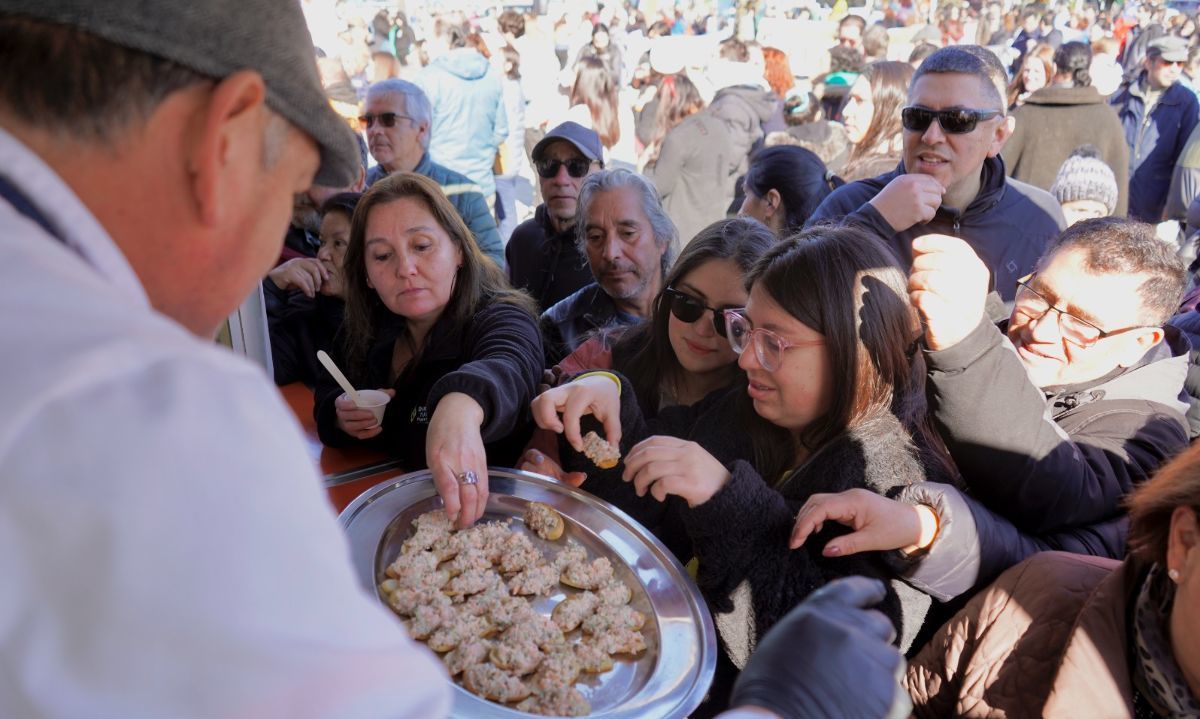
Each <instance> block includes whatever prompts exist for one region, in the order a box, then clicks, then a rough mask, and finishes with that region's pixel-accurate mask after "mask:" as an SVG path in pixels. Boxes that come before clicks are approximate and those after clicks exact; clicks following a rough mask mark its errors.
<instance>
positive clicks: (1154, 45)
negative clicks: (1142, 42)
mask: <svg viewBox="0 0 1200 719" xmlns="http://www.w3.org/2000/svg"><path fill="white" fill-rule="evenodd" d="M1146 57H1161V58H1162V59H1164V60H1166V61H1167V62H1187V59H1188V45H1187V40H1184V39H1183V38H1181V37H1179V36H1178V35H1164V36H1162V37H1160V38H1157V39H1155V40H1151V41H1150V44H1149V45H1147V46H1146Z"/></svg>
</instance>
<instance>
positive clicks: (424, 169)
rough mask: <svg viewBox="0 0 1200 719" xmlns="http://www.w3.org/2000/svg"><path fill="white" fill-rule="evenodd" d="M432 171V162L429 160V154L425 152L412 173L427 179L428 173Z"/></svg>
mask: <svg viewBox="0 0 1200 719" xmlns="http://www.w3.org/2000/svg"><path fill="white" fill-rule="evenodd" d="M432 169H433V160H431V159H429V152H428V151H426V152H425V153H424V154H422V155H421V161H420V162H418V163H417V166H416V167H414V168H413V172H415V173H417V174H418V175H425V176H426V177H428V176H429V172H430V170H432Z"/></svg>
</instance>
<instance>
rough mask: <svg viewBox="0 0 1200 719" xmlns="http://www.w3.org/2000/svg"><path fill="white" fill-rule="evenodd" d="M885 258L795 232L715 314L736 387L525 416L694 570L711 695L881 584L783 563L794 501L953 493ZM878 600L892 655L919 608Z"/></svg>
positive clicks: (855, 565)
mask: <svg viewBox="0 0 1200 719" xmlns="http://www.w3.org/2000/svg"><path fill="white" fill-rule="evenodd" d="M890 257H891V254H890V252H889V251H888V250H887V248H885V247H884V246H883V245H882V244H881V243H879V242H878V241H877V240H875V239H873V238H872V237H870V236H869V235H867V234H866V233H864V232H863V231H862V230H859V229H857V228H850V227H843V228H830V227H819V228H813V229H809V230H805V231H803V232H801V233H799V234H796V235H794V236H792V237H791V238H789V239H786V240H783V241H781V242H780V243H779V244H777V245H776V246H775V247H773V248H772V249H770V250H768V251H767V253H766V254H765V255H764V256H763V257H762V258H761V259H759V261H758V262H757V263H756V264H755V266H754V268H753V269H751V271H750V272H749V274H748V276H747V278H746V286H747V288H748V290H749V300H748V302H747V305H746V307H745V309H742V310H728V311H726V312H725V313H724V315H725V319H726V336H727V337H728V338H729V341H730V344H731V346H732V347H733V350H734V351H735V352H737V353H738V354H739V359H738V365H739V366H740V367H741V368H742V369H743V370H745V372H746V376H747V380H748V382H747V385H739V386H735V387H733V388H728V389H725V390H721V391H717V392H714V393H713V394H711V395H709V396H708V397H706V398H705V399H704V400H702V401H700V402H699V403H697V404H695V405H692V406H691V407H689V408H669V409H664V410H661V411H660V412H659V414H658V416H657V417H655V418H654V420H652V421H647V420H646V419H645V418H644V416H643V415H642V413H641V411H640V410H639V408H638V405H637V402H636V399H635V398H634V397H632V396H631V395H633V394H634V393H633V392H631V391H629V389H628V388H629V382H628V380H625V379H622V378H620V377H619V376H617V375H615V374H611V375H604V376H600V375H592V376H584V377H582V378H580V379H576V380H575V381H573V382H571V383H569V384H566V385H562V386H560V387H557V388H555V389H552V390H549V391H547V392H546V393H543V394H542V395H541V396H539V397H538V398H537V399H536V400H535V401H534V405H533V414H534V419H535V420H536V421H537V423H538V425H539V426H541V427H543V428H546V429H550V430H552V431H556V432H561V433H563V435H564V441H563V442H561V443H560V452H561V456H562V459H563V463H564V469H565V470H567V471H583V472H586V473H587V479H586V480H585V481H584V482H583V484H582V485H581V486H582V488H583V489H585V490H587V491H589V492H592V493H594V494H596V495H598V496H600V497H603V498H605V499H606V500H608V501H610V502H613V503H614V504H616V505H617V506H618V507H621V508H622V509H623V510H625V511H627V512H629V513H630V514H631V515H633V516H634V517H635V518H637V519H638V520H639V521H641V522H642V523H643V524H644V525H645V526H646V527H648V528H649V529H650V530H651V531H653V532H655V533H656V534H657V535H658V536H659V537H660V538H661V539H663V541H664V543H665V544H667V546H669V547H681V546H682V547H684V548H685V549H690V550H691V551H690V552H687V554H689V555H690V556H694V557H695V558H697V559H698V569H697V574H696V581H697V584H698V585H699V587H700V589H701V591H702V592H703V593H704V595H705V598H706V599H707V600H708V602H709V605H710V606H711V607H712V609H713V614H714V618H715V620H716V624H717V628H718V630H719V634H720V638H721V641H722V647H723V649H724V653H723V656H724V657H725V659H726V661H724V662H722V664H721V666H723V667H724V669H723V670H722V669H718V676H719V677H720V676H721V674H722V672H723V671H724V673H725V676H726V678H727V677H728V675H729V674H730V673H732V672H733V671H734V666H739V667H740V666H743V665H744V663H745V661H746V659H747V658H748V654H749V651H750V649H751V648H752V647H753V646H754V644H755V642H756V641H757V640H758V639H760V638H761V637H762V635H763V634H764V633H765V632H766V631H767V630H768V629H770V627H771V626H772V625H773V624H774V623H775V622H776V621H777V620H778V619H779V618H780V617H782V616H783V614H785V613H786V612H787V610H789V609H790V608H791V607H793V606H794V605H795V604H797V603H798V602H800V601H801V600H802V599H804V597H806V596H807V595H808V594H809V593H810V592H812V591H813V590H815V589H817V588H818V587H820V586H821V585H823V584H825V583H826V582H828V581H829V580H831V579H834V578H836V577H839V576H845V575H847V574H864V575H867V576H873V577H880V578H887V577H890V575H891V573H890V571H889V570H888V569H887V568H886V567H885V566H884V565H883V564H882V562H881V560H880V558H879V557H878V556H873V555H870V554H866V555H855V558H853V559H851V558H846V557H827V556H822V555H821V554H820V552H819V550H818V551H799V552H791V551H790V550H789V549H788V538H789V536H790V533H791V529H792V522H793V520H794V517H795V514H796V511H797V510H798V509H799V508H800V506H801V505H803V504H804V502H805V500H806V499H808V498H809V497H810V496H811V495H812V494H814V493H818V492H828V491H841V490H842V489H849V488H852V487H858V488H865V489H868V490H870V491H872V492H877V493H880V494H883V493H887V492H889V491H892V490H896V489H898V488H900V487H903V486H907V485H909V484H912V483H916V482H921V481H924V480H926V479H931V478H938V479H941V480H942V481H951V479H952V478H953V468H952V466H951V465H950V463H949V460H948V459H947V458H946V456H945V454H944V452H943V451H941V450H940V449H939V448H940V443H939V441H938V440H937V438H936V435H935V434H934V432H933V429H932V427H931V425H930V423H929V420H928V416H927V413H926V404H925V394H924V383H925V370H924V362H923V358H922V356H921V355H920V353H919V352H915V353H914V351H913V350H914V349H915V347H916V345H915V340H916V338H917V336H918V335H919V333H920V327H919V324H918V322H917V319H916V315H915V314H914V312H913V309H912V306H911V305H910V304H909V301H908V293H907V289H906V288H907V278H906V277H905V275H904V273H903V272H901V271H900V270H899V269H897V268H896V267H895V266H894V260H893V259H889V258H890ZM560 413H561V417H560ZM584 414H591V415H593V418H594V420H597V421H599V422H602V423H603V426H604V429H605V432H606V434H607V437H608V439H609V440H610V441H614V442H616V443H619V444H620V448H621V452H622V456H623V460H622V463H621V464H619V465H618V466H617V467H616V468H614V469H610V470H601V469H598V468H597V467H595V466H594V465H591V464H590V462H589V461H588V460H587V459H585V458H583V457H582V455H581V454H580V453H579V450H580V449H581V448H582V442H581V440H580V420H581V416H582V415H584ZM587 421H588V422H592V421H593V420H592V419H589V420H587ZM835 487H837V488H839V489H833V488H835ZM831 529H832V527H831ZM677 552H678V550H677ZM688 558H689V557H688V556H683V557H681V559H688ZM891 586H892V589H890V590H889V592H888V597H887V598H886V599H885V600H884V601H883V603H882V604H881V606H880V609H881V611H883V613H884V614H886V615H888V617H889V618H890V619H891V620H892V622H893V623H894V624H895V625H896V626H897V628H898V631H899V634H900V635H901V642H902V644H903V645H904V646H907V643H909V642H911V641H912V640H913V638H914V636H915V635H916V632H917V630H918V629H919V627H920V626H921V624H922V621H923V618H924V616H925V612H926V610H927V608H928V606H929V598H928V596H926V595H924V594H921V593H920V592H917V591H916V590H913V589H911V588H909V587H906V586H904V585H903V584H902V583H900V582H893V583H892V585H891ZM719 661H720V660H719ZM718 682H720V678H719V679H718ZM718 701H719V700H718Z"/></svg>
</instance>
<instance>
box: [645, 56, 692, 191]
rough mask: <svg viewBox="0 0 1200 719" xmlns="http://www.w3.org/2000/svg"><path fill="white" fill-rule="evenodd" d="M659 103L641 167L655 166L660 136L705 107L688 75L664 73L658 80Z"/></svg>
mask: <svg viewBox="0 0 1200 719" xmlns="http://www.w3.org/2000/svg"><path fill="white" fill-rule="evenodd" d="M657 97H658V104H657V105H656V108H657V110H656V112H655V118H654V135H653V137H652V139H651V140H650V142H648V143H647V144H646V149H644V150H643V151H642V155H641V158H640V160H639V166H640V168H641V169H642V170H645V169H646V168H647V167H651V168H652V167H654V163H655V162H657V161H658V153H659V152H661V151H662V143H663V139H664V138H666V136H667V133H668V132H670V131H671V130H673V129H675V126H676V125H678V124H679V123H681V122H683V121H684V120H686V119H687V118H689V117H691V116H692V115H693V114H695V113H697V112H699V111H700V110H702V109H704V98H703V97H701V96H700V91H699V90H697V89H696V85H695V83H693V82H692V81H691V80H689V79H688V77H687V75H684V74H682V73H681V74H677V75H666V76H664V77H663V78H662V80H660V81H659V86H658V93H657Z"/></svg>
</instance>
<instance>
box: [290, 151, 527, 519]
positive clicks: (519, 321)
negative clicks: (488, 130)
mask: <svg viewBox="0 0 1200 719" xmlns="http://www.w3.org/2000/svg"><path fill="white" fill-rule="evenodd" d="M344 276H345V294H346V316H345V322H344V324H343V325H342V330H341V332H340V333H339V336H338V338H337V339H336V340H335V342H334V351H333V352H332V353H331V354H333V355H334V357H335V359H336V361H337V362H338V364H339V365H340V366H341V367H342V369H343V371H345V373H346V376H347V377H348V378H349V380H350V381H351V383H352V384H353V385H354V386H355V387H359V388H381V389H382V390H383V391H384V392H386V393H388V394H390V395H391V397H392V399H391V401H390V402H389V403H388V405H387V409H386V412H385V414H384V416H383V420H382V423H380V422H379V421H377V420H376V419H375V416H374V415H373V414H372V413H371V412H370V411H369V410H367V409H362V408H359V407H356V406H355V404H354V402H353V401H351V400H350V398H349V397H346V396H344V395H342V394H341V389H340V388H339V387H338V386H337V384H335V383H334V382H333V380H332V378H330V377H329V376H328V374H327V373H324V374H322V375H321V376H319V377H318V384H317V390H316V406H315V408H314V415H315V417H316V422H317V431H318V432H319V434H320V437H321V441H322V442H324V443H325V444H327V445H331V446H345V445H349V444H353V443H356V442H364V443H368V444H370V445H372V446H374V447H375V448H377V449H380V450H383V451H386V452H388V453H389V454H391V455H393V456H395V457H397V458H398V459H400V460H401V461H402V462H403V463H404V466H405V468H407V469H414V468H420V467H423V466H428V467H429V469H430V470H431V471H432V473H433V478H434V483H435V484H436V485H437V489H438V493H439V494H440V495H441V497H442V499H443V501H444V502H445V504H446V510H447V512H449V513H450V514H451V515H458V517H459V524H460V526H466V525H469V524H470V523H471V522H473V521H475V520H476V519H478V518H479V517H480V516H481V515H482V513H483V509H484V505H485V504H486V501H487V466H488V463H489V462H491V463H493V464H500V465H504V464H510V463H512V462H514V461H515V460H516V459H517V457H518V456H520V451H521V449H522V447H524V444H525V440H526V439H527V437H528V432H529V429H530V427H529V425H528V424H527V423H526V422H525V421H523V420H522V417H523V416H524V408H525V407H526V406H527V405H528V403H529V401H530V400H531V399H532V397H533V393H534V391H535V390H536V388H537V382H538V380H539V379H540V378H541V374H542V356H543V355H542V341H541V335H540V333H539V331H538V327H537V321H536V320H535V319H534V311H535V309H534V305H533V301H532V300H531V299H530V298H529V297H528V296H527V295H525V294H523V293H521V292H518V291H516V290H514V289H512V288H511V287H510V286H509V285H508V282H507V280H506V279H505V278H504V274H503V272H502V271H501V270H500V268H499V267H497V266H496V264H495V263H494V262H492V261H491V260H489V259H487V258H486V257H485V256H484V255H483V254H482V253H481V252H480V250H479V246H478V244H476V242H475V240H474V237H473V236H472V234H471V231H470V230H469V229H467V226H466V225H465V224H464V223H463V220H462V218H461V217H460V216H459V214H458V212H457V211H456V210H455V209H454V205H452V204H450V200H448V199H447V198H446V195H445V194H444V193H443V192H442V190H441V188H440V187H439V186H438V185H437V183H435V182H434V181H432V180H430V179H429V178H427V177H424V176H422V175H417V174H414V173H409V172H398V173H395V174H392V175H389V176H388V177H386V178H384V179H383V180H380V181H379V182H377V183H375V184H374V185H372V186H371V189H370V190H368V191H367V192H366V194H364V195H363V197H362V199H361V200H360V201H359V205H358V208H357V209H356V210H355V213H354V219H353V221H352V222H351V227H350V244H349V246H348V247H347V248H346V258H345V262H344ZM460 510H461V512H460Z"/></svg>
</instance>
